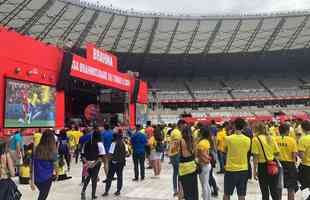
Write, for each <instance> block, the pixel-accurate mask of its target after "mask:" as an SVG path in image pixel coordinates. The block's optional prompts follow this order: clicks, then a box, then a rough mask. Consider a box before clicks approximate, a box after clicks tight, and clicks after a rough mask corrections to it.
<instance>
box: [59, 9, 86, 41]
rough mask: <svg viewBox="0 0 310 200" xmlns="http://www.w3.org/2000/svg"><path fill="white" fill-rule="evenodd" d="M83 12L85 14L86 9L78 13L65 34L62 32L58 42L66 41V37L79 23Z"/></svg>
mask: <svg viewBox="0 0 310 200" xmlns="http://www.w3.org/2000/svg"><path fill="white" fill-rule="evenodd" d="M85 12H86V8H82V10H81V11H80V13H79V14H78V15H77V16H76V17H75V18H74V19H73V21H72V23H71V24H70V25H69V26H68V27H67V29H66V30H65V32H63V34H62V35H61V36H60V38H59V39H60V40H62V41H66V39H67V38H68V36H69V35H70V33H71V32H72V30H73V29H74V27H75V26H76V25H77V24H78V23H79V21H80V20H81V18H82V17H83V15H84V14H85Z"/></svg>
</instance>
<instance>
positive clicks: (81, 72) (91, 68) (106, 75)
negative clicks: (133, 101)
mask: <svg viewBox="0 0 310 200" xmlns="http://www.w3.org/2000/svg"><path fill="white" fill-rule="evenodd" d="M70 75H71V76H74V77H77V78H80V79H83V80H87V81H92V82H96V83H98V84H101V85H104V86H108V87H112V88H116V89H119V90H124V91H130V78H129V76H128V75H127V74H123V73H120V72H117V71H115V70H113V69H109V68H107V67H104V66H102V64H95V63H90V62H88V61H87V60H86V59H84V58H82V57H79V56H77V55H74V56H73V60H72V65H71V73H70Z"/></svg>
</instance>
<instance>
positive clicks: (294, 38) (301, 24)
mask: <svg viewBox="0 0 310 200" xmlns="http://www.w3.org/2000/svg"><path fill="white" fill-rule="evenodd" d="M308 21H309V15H307V16H305V18H304V20H303V21H302V22H301V23H300V24H299V26H298V27H297V29H296V31H295V32H294V33H293V35H292V36H291V37H290V39H289V40H288V41H287V43H286V44H285V45H284V47H283V49H282V50H288V49H290V48H291V46H292V45H293V44H294V43H295V41H296V39H297V38H298V36H299V35H300V33H301V32H302V31H303V30H304V28H305V26H306V24H307V22H308Z"/></svg>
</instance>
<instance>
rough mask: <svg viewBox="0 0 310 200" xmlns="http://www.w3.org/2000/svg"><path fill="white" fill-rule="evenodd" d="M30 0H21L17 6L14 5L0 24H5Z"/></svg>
mask: <svg viewBox="0 0 310 200" xmlns="http://www.w3.org/2000/svg"><path fill="white" fill-rule="evenodd" d="M31 1H32V0H27V1H26V0H25V1H22V2H21V3H20V4H18V6H16V7H15V8H14V9H13V10H12V11H11V12H10V13H9V14H8V15H7V16H6V17H4V18H3V19H2V20H1V21H0V24H2V25H4V26H6V25H8V24H9V23H10V21H12V20H13V19H14V17H16V16H17V15H18V14H19V13H20V12H21V11H22V10H23V9H24V8H25V7H27V6H28V4H29V3H30V2H31Z"/></svg>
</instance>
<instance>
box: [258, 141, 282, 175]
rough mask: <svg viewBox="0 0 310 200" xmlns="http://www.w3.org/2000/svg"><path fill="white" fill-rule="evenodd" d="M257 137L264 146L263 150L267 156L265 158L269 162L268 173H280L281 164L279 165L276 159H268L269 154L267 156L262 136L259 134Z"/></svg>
mask: <svg viewBox="0 0 310 200" xmlns="http://www.w3.org/2000/svg"><path fill="white" fill-rule="evenodd" d="M257 139H258V141H259V143H260V145H261V147H262V150H263V153H264V157H265V160H266V162H267V174H268V175H269V176H276V175H278V174H279V166H278V163H277V161H276V160H268V159H267V156H266V153H265V150H264V145H263V143H262V141H261V140H260V138H259V137H258V136H257Z"/></svg>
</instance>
